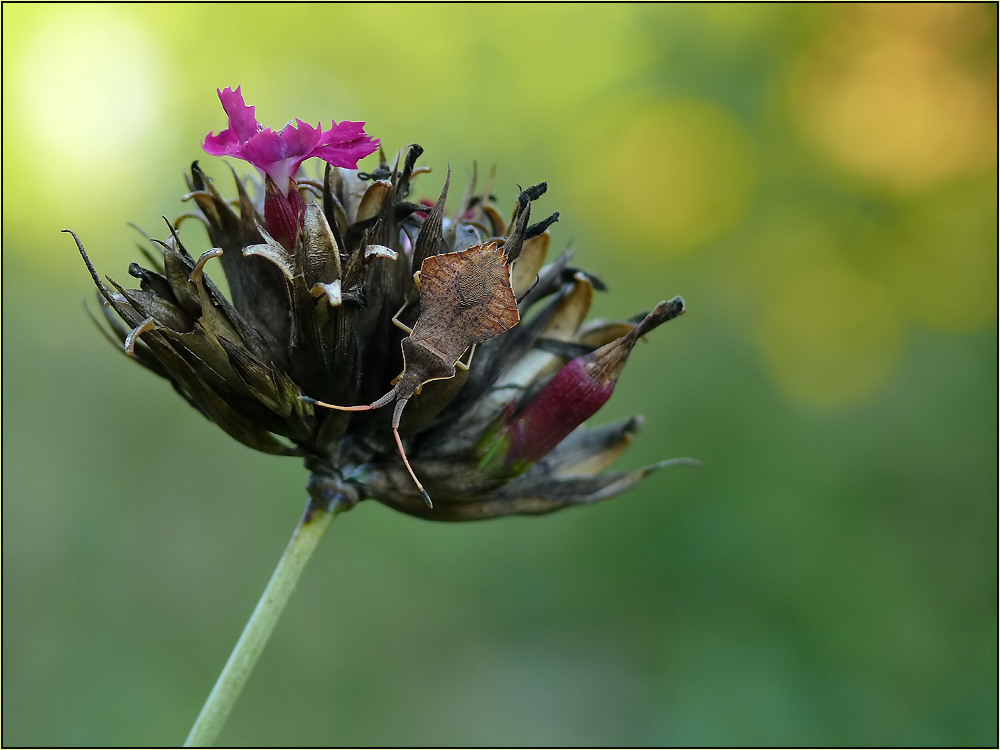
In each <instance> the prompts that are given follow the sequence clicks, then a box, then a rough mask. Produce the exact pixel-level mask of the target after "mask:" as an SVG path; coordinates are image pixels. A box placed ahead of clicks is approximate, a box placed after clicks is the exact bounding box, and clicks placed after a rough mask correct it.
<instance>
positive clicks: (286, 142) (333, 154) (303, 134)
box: [202, 86, 379, 195]
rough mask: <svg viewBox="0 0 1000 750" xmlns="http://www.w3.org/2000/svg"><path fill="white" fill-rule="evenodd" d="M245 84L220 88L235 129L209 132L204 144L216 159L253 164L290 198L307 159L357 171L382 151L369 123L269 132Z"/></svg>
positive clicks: (304, 125) (305, 126) (297, 126)
mask: <svg viewBox="0 0 1000 750" xmlns="http://www.w3.org/2000/svg"><path fill="white" fill-rule="evenodd" d="M240 88H241V87H240V86H237V87H236V90H235V91H233V89H231V88H229V87H226V88H224V89H221V90H219V92H218V93H219V100H220V101H221V102H222V108H223V109H224V110H225V111H226V115H227V116H228V117H229V127H227V128H226V129H225V130H223V131H221V132H220V133H209V134H208V135H206V136H205V141H204V143H203V144H202V145H203V148H204V149H205V151H206V152H207V153H209V154H211V155H212V156H235V157H236V158H237V159H243V160H244V161H248V162H250V163H251V164H253V165H254V166H255V167H257V169H259V170H261V171H262V172H263V173H264V174H266V175H267V176H268V177H270V178H271V179H272V180H273V181H274V183H275V184H276V185H277V186H278V188H279V189H280V190H281V192H282V194H284V195H288V190H289V188H290V186H291V182H290V181H291V180H294V179H295V176H296V174H297V173H298V170H299V166H300V165H301V164H302V162H304V161H305V160H306V159H309V158H312V157H314V156H315V157H317V158H320V159H322V160H323V161H325V162H327V163H329V164H332V165H333V166H335V167H344V168H347V169H357V168H358V160H359V159H362V158H364V157H365V156H368V155H369V154H371V153H374V151H375V150H376V149H377V148H378V144H379V141H378V139H377V138H372V137H371V136H369V135H368V134H367V133H365V130H364V126H365V124H364V123H363V122H350V121H347V120H345V121H344V122H341V123H340V124H339V125H338V124H337V122H336V121H335V120H331V121H330V129H329V130H323V124H322V123H319V124H317V126H316V127H315V128H314V127H313V126H312V125H310V124H308V123H305V122H302V120H299V119H296V120H295V123H296V124H294V125H293V124H292V123H291V122H289V123H288V124H287V125H285V127H283V128H282V129H281V130H279V131H277V132H275V131H274V130H272V129H271V128H265V127H264V126H263V125H261V124H260V123H259V122H257V117H256V115H255V107H250V106H248V105H247V104H246V103H245V102H244V101H243V94H242V93H241V92H240Z"/></svg>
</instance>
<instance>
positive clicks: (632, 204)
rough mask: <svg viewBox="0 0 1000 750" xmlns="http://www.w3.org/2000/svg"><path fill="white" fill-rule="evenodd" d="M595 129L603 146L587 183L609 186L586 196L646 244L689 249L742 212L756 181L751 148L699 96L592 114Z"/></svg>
mask: <svg viewBox="0 0 1000 750" xmlns="http://www.w3.org/2000/svg"><path fill="white" fill-rule="evenodd" d="M598 123H599V124H598ZM594 126H597V127H598V128H599V129H600V131H601V135H600V136H599V140H600V141H601V142H602V143H603V144H604V145H603V146H602V149H603V151H602V152H601V158H600V159H597V160H595V161H594V162H593V163H592V164H591V168H592V170H594V171H593V172H592V174H591V175H590V178H589V179H588V183H591V184H592V183H593V182H597V183H599V184H603V185H605V186H606V187H605V189H603V190H600V191H594V192H591V193H590V197H589V200H590V201H591V202H593V201H594V200H595V199H597V200H598V201H599V202H600V209H601V210H602V211H605V212H608V213H609V220H610V221H612V222H614V223H615V224H619V225H620V226H621V227H622V228H623V229H626V230H628V231H629V232H631V233H634V234H635V235H636V236H637V237H643V238H646V239H647V240H648V239H649V238H653V239H655V242H654V243H652V244H650V243H648V242H647V243H645V244H644V246H647V247H649V248H650V249H651V250H653V251H655V252H657V253H662V252H663V251H668V252H673V253H683V252H688V251H691V250H694V249H696V248H698V247H700V246H702V245H704V244H705V243H706V242H708V241H710V240H712V239H714V238H716V237H718V236H720V235H721V234H723V233H724V232H726V231H727V230H729V229H731V228H732V227H733V225H734V224H735V223H736V222H737V221H738V220H739V219H740V218H742V217H743V216H744V215H745V213H746V210H747V207H748V205H749V202H750V198H751V195H752V192H753V189H754V186H755V183H756V170H755V166H754V160H753V157H752V145H751V141H750V138H749V137H748V134H747V133H746V131H745V129H744V128H743V126H742V125H741V124H740V123H739V122H738V121H737V120H736V119H735V118H734V117H733V116H732V115H730V114H729V113H728V112H726V111H725V110H724V109H722V108H721V107H719V106H717V105H715V104H713V103H711V102H707V101H698V100H678V101H669V102H663V103H661V104H659V105H657V106H653V107H650V106H649V99H648V98H645V99H644V100H642V104H641V105H639V106H635V107H630V106H628V105H627V104H626V105H624V106H622V107H621V108H620V109H619V108H608V109H606V110H605V111H604V112H603V113H595V122H593V123H591V127H594ZM581 197H583V196H581ZM595 208H596V206H595Z"/></svg>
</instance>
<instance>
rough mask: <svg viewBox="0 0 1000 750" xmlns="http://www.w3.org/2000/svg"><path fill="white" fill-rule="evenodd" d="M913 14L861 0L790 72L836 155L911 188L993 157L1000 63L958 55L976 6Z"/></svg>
mask: <svg viewBox="0 0 1000 750" xmlns="http://www.w3.org/2000/svg"><path fill="white" fill-rule="evenodd" d="M906 13H907V15H908V16H909V18H908V19H907V21H905V22H902V23H901V22H900V20H901V18H902V16H901V14H900V13H898V12H894V11H893V12H887V11H886V9H885V8H880V7H878V6H855V7H854V8H853V9H852V11H851V12H849V13H846V14H845V19H843V20H842V22H841V24H836V25H831V26H830V27H829V29H828V30H827V33H826V35H825V36H824V37H822V38H821V41H820V43H819V44H818V45H817V47H816V48H815V49H813V50H811V51H810V52H809V53H807V55H806V58H805V59H804V60H803V61H802V63H801V64H800V65H799V67H798V69H797V71H796V72H795V73H794V74H793V76H792V86H791V106H792V111H793V115H794V117H795V119H796V120H797V122H798V124H799V126H800V127H801V128H802V130H803V132H804V133H805V134H806V135H807V136H808V137H809V138H810V139H811V140H812V141H813V142H814V143H815V144H816V145H817V146H818V147H819V148H820V149H821V150H823V151H824V152H825V153H826V154H827V155H829V156H830V157H831V158H833V159H834V160H835V161H837V162H838V163H840V164H841V165H843V166H845V167H847V168H848V169H849V170H851V171H853V172H855V173H857V174H859V175H861V176H864V177H868V178H875V179H878V180H880V181H882V182H885V183H888V184H890V185H893V186H894V187H896V188H899V189H904V190H911V189H922V188H924V187H925V186H927V185H930V184H933V183H935V182H937V181H940V180H942V179H946V178H949V177H952V176H954V175H956V174H963V173H968V172H974V171H982V170H983V169H984V168H990V166H991V165H992V164H994V163H995V161H996V153H997V151H996V126H997V114H996V72H995V67H996V65H995V59H994V60H993V61H992V62H991V63H990V64H989V65H986V66H983V65H972V64H968V63H963V62H962V61H961V57H959V56H958V55H956V54H955V48H956V47H961V46H962V45H964V44H967V43H968V38H969V35H970V34H974V33H975V32H976V31H977V28H976V27H978V26H980V25H981V19H980V18H979V12H978V10H977V9H975V8H974V7H973V8H971V9H967V8H962V7H959V6H951V5H937V4H926V5H923V4H921V5H913V6H909V7H908V9H907V11H906Z"/></svg>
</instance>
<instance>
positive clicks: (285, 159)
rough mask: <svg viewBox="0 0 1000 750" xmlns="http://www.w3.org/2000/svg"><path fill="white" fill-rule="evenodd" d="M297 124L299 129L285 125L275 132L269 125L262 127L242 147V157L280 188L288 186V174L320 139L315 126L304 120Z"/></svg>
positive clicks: (293, 171) (292, 174)
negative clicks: (299, 124) (299, 126)
mask: <svg viewBox="0 0 1000 750" xmlns="http://www.w3.org/2000/svg"><path fill="white" fill-rule="evenodd" d="M301 125H303V126H304V127H302V128H301V129H297V128H295V127H293V126H291V125H286V126H285V127H284V128H282V129H281V130H280V131H279V132H277V133H275V132H274V131H273V130H271V129H270V128H268V129H266V130H262V131H261V132H260V133H258V134H257V135H256V136H254V137H253V138H252V139H250V141H249V142H248V143H247V144H246V146H245V147H244V148H243V153H242V158H243V159H246V160H247V161H248V162H250V163H251V164H253V165H254V166H255V167H257V168H258V169H261V170H263V171H264V172H265V173H266V174H267V175H268V176H269V177H270V178H271V179H272V180H274V183H275V184H276V185H277V186H278V187H280V188H281V190H282V192H286V191H287V190H288V180H289V178H290V177H294V176H295V173H296V172H297V171H298V169H299V165H300V164H301V163H302V162H303V161H304V160H305V159H308V158H309V157H310V156H312V151H313V148H314V147H315V145H316V143H317V142H318V141H319V139H320V135H321V134H320V131H319V130H317V129H316V128H313V127H312V126H311V125H308V124H306V123H301Z"/></svg>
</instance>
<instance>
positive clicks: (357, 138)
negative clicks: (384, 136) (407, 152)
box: [312, 120, 379, 169]
mask: <svg viewBox="0 0 1000 750" xmlns="http://www.w3.org/2000/svg"><path fill="white" fill-rule="evenodd" d="M330 124H331V125H332V126H333V127H332V128H331V129H330V130H328V131H326V132H325V133H323V141H322V143H321V144H320V145H319V146H318V147H317V148H316V149H314V150H313V153H312V155H313V156H318V157H319V158H320V159H322V160H323V161H325V162H328V163H330V164H332V165H333V166H335V167H345V168H348V169H357V168H358V160H359V159H363V158H364V157H366V156H368V154H371V153H374V152H375V151H376V150H377V149H378V143H379V142H378V139H377V138H372V137H371V136H370V135H368V134H367V133H365V124H364V123H363V122H349V121H346V120H345V121H344V122H342V123H340V124H339V125H338V124H337V123H336V122H333V121H331V123H330Z"/></svg>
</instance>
